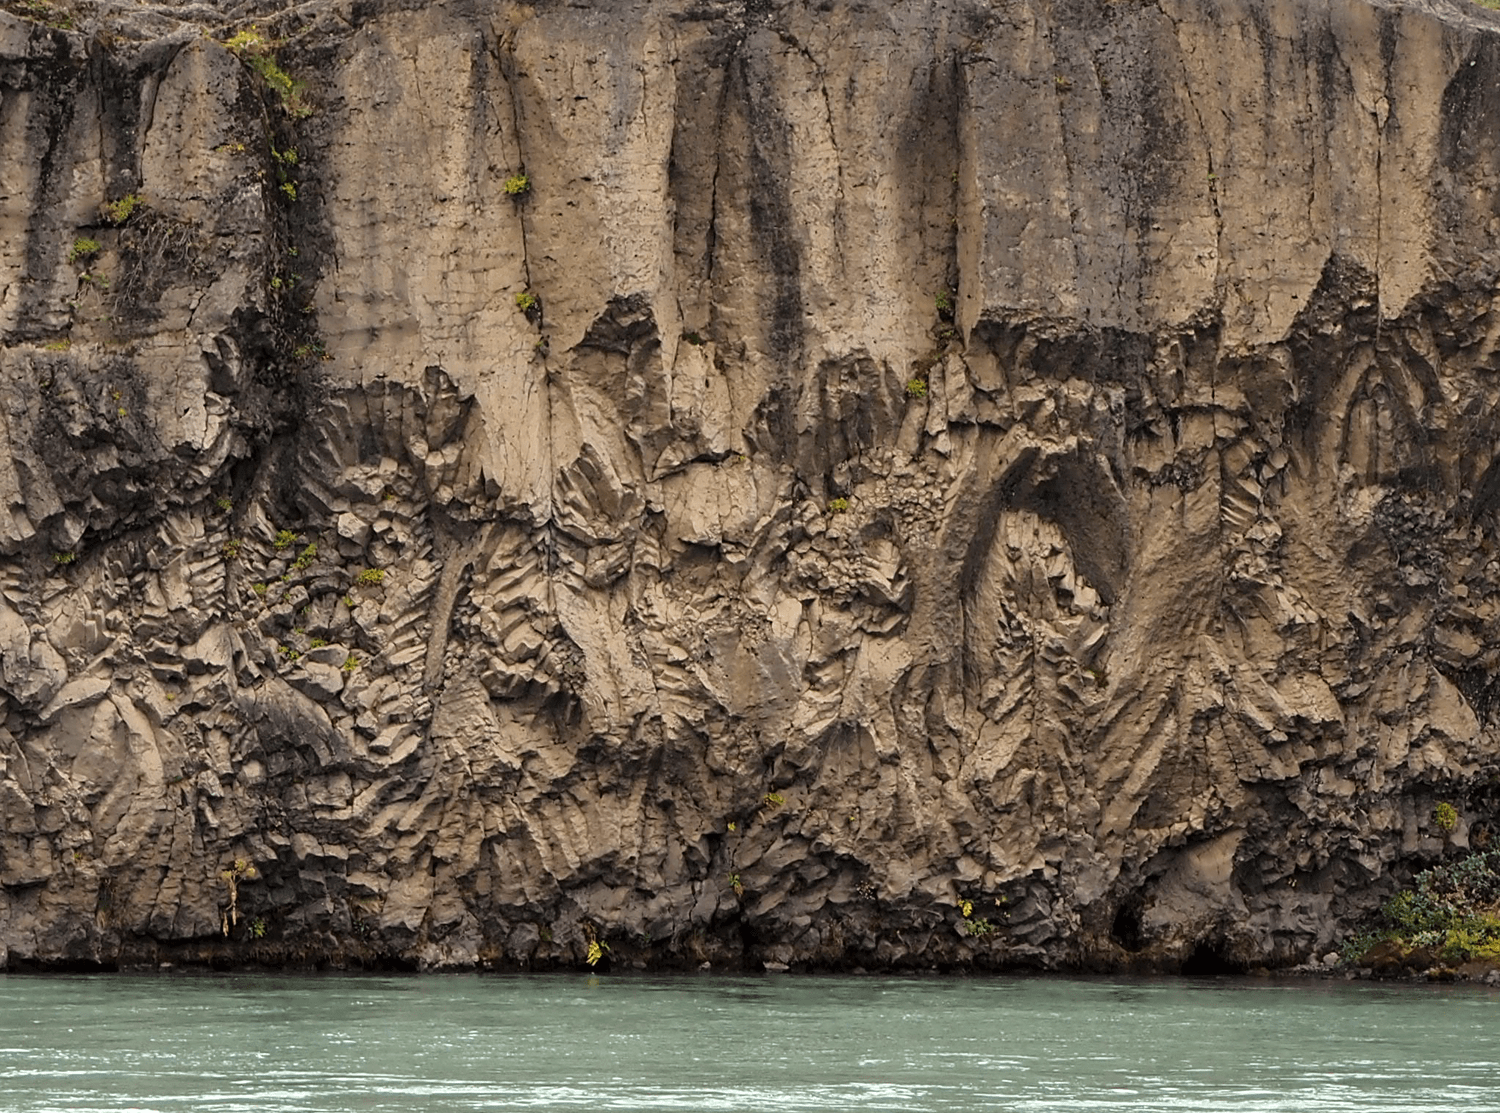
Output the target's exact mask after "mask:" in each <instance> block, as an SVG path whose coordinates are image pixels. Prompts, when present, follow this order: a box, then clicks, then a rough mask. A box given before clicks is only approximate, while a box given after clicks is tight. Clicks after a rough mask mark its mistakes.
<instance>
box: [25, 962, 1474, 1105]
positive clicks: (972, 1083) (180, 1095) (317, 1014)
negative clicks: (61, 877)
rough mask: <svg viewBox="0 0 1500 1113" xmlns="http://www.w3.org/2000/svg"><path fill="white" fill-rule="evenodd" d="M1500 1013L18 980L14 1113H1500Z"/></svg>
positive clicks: (1296, 998)
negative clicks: (506, 1112)
mask: <svg viewBox="0 0 1500 1113" xmlns="http://www.w3.org/2000/svg"><path fill="white" fill-rule="evenodd" d="M1497 1022H1500V992H1497V991H1495V990H1491V989H1482V988H1477V987H1467V986H1433V987H1429V986H1405V985H1403V986H1390V987H1382V986H1379V985H1366V984H1348V983H1323V982H1312V983H1297V984H1286V983H1279V984H1278V983H1268V982H1257V981H1249V980H1231V979H1224V980H1201V981H1191V980H1188V981H1165V980H1163V981H1126V980H1104V979H1098V980H1086V979H1080V980H1069V979H1051V978H983V979H981V978H972V979H959V978H936V977H934V978H895V977H879V978H877V977H863V978H853V977H847V978H840V977H796V976H784V975H783V976H768V977H727V976H719V975H715V976H701V977H692V976H681V977H647V976H636V977H630V976H618V975H615V976H589V975H584V974H579V975H568V974H562V975H546V976H530V977H506V976H488V975H474V976H442V975H429V976H422V977H415V976H411V977H400V976H392V977H382V976H330V975H306V976H289V975H264V974H234V975H224V976H214V975H166V974H163V975H160V976H137V975H97V976H93V975H90V976H83V975H78V976H74V975H57V976H45V977H36V976H21V975H9V976H0V1109H3V1110H5V1111H6V1113H12V1111H15V1113H43V1111H47V1113H50V1111H54V1110H56V1111H59V1113H61V1111H67V1113H89V1111H92V1110H112V1111H113V1110H131V1111H146V1110H150V1111H153V1113H231V1111H235V1113H238V1111H276V1113H301V1111H309V1113H346V1111H354V1110H360V1111H369V1110H402V1111H403V1113H410V1111H413V1110H417V1111H422V1113H446V1111H450V1110H503V1109H534V1110H535V1109H540V1110H549V1109H559V1110H561V1109H590V1110H662V1109H668V1110H775V1111H777V1113H792V1111H799V1110H906V1111H927V1110H934V1111H936V1110H944V1111H949V1110H990V1109H995V1110H1014V1111H1032V1110H1038V1111H1039V1110H1047V1111H1064V1110H1110V1111H1123V1110H1143V1111H1144V1110H1151V1111H1153V1113H1155V1111H1176V1110H1235V1111H1237V1113H1238V1111H1250V1110H1286V1111H1288V1113H1293V1111H1295V1113H1314V1111H1320V1110H1357V1111H1359V1113H1375V1111H1380V1110H1401V1111H1402V1113H1413V1111H1424V1113H1425V1111H1438V1110H1463V1111H1464V1113H1480V1111H1485V1110H1495V1111H1500V1023H1497Z"/></svg>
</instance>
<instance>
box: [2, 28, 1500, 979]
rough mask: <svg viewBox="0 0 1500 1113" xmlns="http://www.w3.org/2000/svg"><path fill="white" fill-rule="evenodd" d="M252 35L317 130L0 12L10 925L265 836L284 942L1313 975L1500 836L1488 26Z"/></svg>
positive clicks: (114, 907) (145, 923) (94, 950)
mask: <svg viewBox="0 0 1500 1113" xmlns="http://www.w3.org/2000/svg"><path fill="white" fill-rule="evenodd" d="M276 8H277V5H274V4H273V5H270V6H269V7H268V8H266V9H265V11H264V12H263V13H262V17H263V20H264V29H265V31H266V34H267V36H268V37H275V38H278V39H284V40H285V41H284V43H283V44H282V45H281V46H279V48H278V52H277V62H278V65H281V66H283V67H285V69H286V70H287V71H288V72H289V73H290V74H291V75H292V76H293V77H294V78H296V79H297V80H298V81H301V82H304V83H305V86H306V87H305V91H304V94H303V103H305V104H306V105H308V106H310V107H311V109H312V112H311V114H304V113H301V112H300V111H289V110H288V106H287V105H284V104H282V103H281V102H280V101H279V99H278V97H277V96H276V94H275V92H274V91H273V90H272V89H270V88H269V87H268V86H266V84H265V83H264V82H263V81H261V80H260V79H259V78H257V77H256V76H255V75H254V74H253V73H252V71H251V70H250V68H249V67H247V66H246V65H245V64H244V63H243V61H242V60H241V59H239V58H237V57H236V56H235V55H234V54H233V53H232V52H230V51H229V50H227V49H226V48H224V47H223V46H221V45H220V44H218V43H216V42H214V41H213V40H212V39H211V38H209V37H207V36H205V35H204V34H202V33H201V32H202V31H203V30H204V28H201V27H199V26H197V25H196V24H195V23H194V22H193V21H194V20H195V19H198V18H207V14H206V11H207V9H204V8H194V7H190V6H189V7H184V6H180V5H175V4H169V3H159V4H158V3H146V4H139V3H134V2H131V3H124V2H117V0H104V2H102V3H100V4H98V5H96V6H94V7H93V8H91V14H89V15H88V16H87V18H86V19H83V20H82V22H83V24H84V25H83V27H82V29H81V30H80V31H79V32H75V33H60V32H59V33H54V32H53V31H51V30H50V29H43V28H40V27H39V26H38V25H36V24H34V23H30V22H28V21H26V20H24V19H22V18H19V17H16V16H14V15H12V14H9V13H3V12H0V85H3V87H4V88H5V90H6V95H5V97H4V98H3V99H0V164H3V165H4V166H5V167H7V168H9V170H12V171H14V173H7V174H6V175H5V176H4V177H3V179H0V180H3V181H4V182H5V183H6V186H5V188H4V189H0V600H3V601H0V697H3V700H0V712H3V715H4V725H3V727H0V828H3V836H0V961H3V956H6V955H9V956H13V957H16V958H20V959H25V960H27V961H42V962H47V961H60V960H64V959H66V960H84V961H88V960H93V961H101V962H117V961H130V960H131V959H132V958H133V957H135V956H136V954H137V951H140V953H142V954H144V953H146V952H145V950H141V948H146V947H147V946H148V944H147V943H146V942H144V941H147V940H150V941H151V942H150V943H149V948H152V949H151V950H150V953H151V954H153V955H154V954H156V953H157V951H156V950H154V948H156V947H157V946H163V947H167V948H168V949H171V948H177V949H178V950H179V951H180V953H181V954H182V956H183V957H185V958H188V957H191V958H197V959H203V958H205V957H207V956H209V954H210V950H206V949H204V948H205V947H207V946H208V945H207V944H205V943H204V942H203V940H204V939H212V940H214V941H215V942H214V943H213V944H212V946H213V947H218V948H222V949H223V951H222V953H224V954H228V955H231V956H232V955H235V954H244V953H246V952H245V950H244V948H245V947H246V946H247V945H248V943H249V939H248V937H247V936H246V935H245V932H246V931H247V930H248V929H247V928H246V927H243V926H241V924H234V925H232V927H233V930H232V931H231V932H230V936H229V938H228V939H225V938H224V936H223V934H222V927H221V925H222V924H223V923H224V922H226V921H225V914H226V912H227V909H228V905H227V901H228V896H227V889H226V887H225V885H224V883H223V882H222V880H221V878H220V870H221V869H223V868H225V867H224V865H223V863H226V862H228V863H235V862H240V861H243V862H244V863H245V864H246V868H248V867H249V866H250V865H253V866H254V867H255V870H256V872H257V873H258V875H259V876H260V877H261V878H262V879H263V880H264V881H265V882H266V883H265V884H258V885H246V887H245V888H244V889H243V890H242V891H241V892H240V894H239V897H238V900H239V901H240V912H241V914H242V916H243V917H246V918H247V919H243V920H242V923H249V922H254V921H255V920H256V919H259V920H261V921H263V922H266V923H274V925H275V931H274V932H273V933H272V934H273V935H274V937H275V938H276V939H284V940H287V941H288V942H287V947H288V951H287V954H288V955H292V954H297V955H300V956H302V957H304V958H305V957H306V955H307V954H309V953H311V952H310V951H309V948H311V949H312V950H317V949H320V948H322V949H326V950H327V951H328V952H329V954H330V957H334V958H337V959H340V960H342V961H349V962H362V961H372V960H377V959H398V960H400V961H404V962H411V963H415V964H417V965H419V966H422V967H424V968H431V967H441V966H448V965H471V964H474V963H480V962H485V963H499V964H516V965H525V964H532V963H543V964H547V963H554V962H578V961H581V960H582V957H583V955H584V954H585V953H586V948H587V943H588V940H589V939H590V938H593V937H598V938H601V939H605V940H609V941H611V943H612V946H613V947H614V948H615V950H616V953H617V954H618V956H619V958H620V961H632V962H633V961H642V962H663V963H679V964H683V965H687V964H691V965H693V966H694V967H697V966H698V965H700V964H701V963H704V962H709V963H711V964H713V965H716V966H723V965H726V964H745V963H749V964H750V965H752V966H755V965H757V964H759V965H762V966H766V967H768V968H769V967H781V966H792V967H795V966H797V965H798V964H801V963H809V962H816V963H819V964H823V965H839V964H850V965H853V964H860V965H865V966H869V965H872V964H873V965H916V964H920V965H923V966H926V965H930V964H932V963H934V962H941V963H949V964H958V965H972V966H976V967H997V966H1005V965H1017V964H1022V965H1040V966H1049V967H1056V966H1066V965H1070V964H1081V963H1088V964H1091V965H1096V966H1097V965H1103V966H1116V967H1121V968H1126V967H1128V968H1145V967H1155V968H1167V969H1176V968H1180V967H1183V966H1184V965H1185V966H1187V967H1188V968H1195V967H1196V968H1201V967H1204V966H1205V965H1207V966H1212V965H1213V964H1216V963H1217V964H1221V965H1226V966H1240V967H1248V966H1252V965H1261V964H1265V965H1290V964H1293V963H1296V962H1300V961H1301V960H1302V959H1304V958H1305V957H1307V956H1309V955H1322V954H1325V953H1327V952H1328V951H1329V949H1330V947H1331V946H1332V945H1334V944H1335V943H1336V941H1337V939H1338V937H1339V935H1340V933H1341V932H1342V931H1344V930H1345V928H1347V927H1348V926H1349V925H1351V924H1352V923H1353V922H1354V921H1355V920H1356V919H1357V918H1358V917H1359V916H1360V915H1361V914H1363V913H1364V912H1366V911H1367V910H1369V909H1370V908H1371V907H1372V906H1373V905H1374V904H1375V903H1377V902H1378V900H1379V898H1380V896H1381V894H1382V892H1383V891H1384V889H1385V887H1386V886H1388V884H1389V883H1390V882H1391V881H1393V880H1395V879H1399V878H1402V877H1404V876H1405V875H1406V874H1407V873H1408V872H1409V871H1410V870H1411V869H1413V868H1416V867H1417V866H1419V865H1421V864H1422V863H1423V862H1425V861H1427V860H1429V859H1431V858H1433V857H1436V856H1438V855H1441V854H1444V853H1448V852H1452V851H1453V850H1455V849H1461V848H1462V847H1465V846H1470V845H1474V846H1477V845H1479V843H1478V842H1477V841H1475V840H1477V839H1480V838H1481V837H1482V835H1483V832H1484V831H1486V830H1487V829H1489V828H1492V827H1493V826H1494V824H1495V823H1496V822H1497V821H1500V816H1494V815H1491V814H1490V809H1491V808H1492V806H1493V805H1492V804H1491V803H1490V802H1489V797H1488V796H1487V795H1486V794H1485V793H1483V792H1482V791H1480V789H1479V786H1481V785H1483V784H1484V783H1487V782H1486V778H1492V777H1493V775H1494V773H1495V772H1496V768H1497V758H1496V756H1495V755H1496V746H1495V737H1496V734H1495V732H1496V723H1495V719H1494V714H1495V713H1496V710H1495V707H1493V706H1492V705H1494V704H1495V697H1496V693H1495V691H1494V690H1493V689H1494V686H1493V685H1492V683H1491V681H1490V677H1491V675H1492V674H1493V673H1494V672H1495V669H1496V668H1497V667H1500V649H1497V646H1500V625H1497V624H1500V559H1492V553H1493V551H1494V549H1495V548H1496V545H1495V541H1496V537H1495V533H1496V528H1497V527H1496V518H1495V515H1496V513H1497V511H1500V479H1497V475H1500V469H1497V466H1496V463H1495V459H1494V453H1493V444H1494V442H1495V439H1496V438H1495V432H1496V430H1495V428H1494V427H1493V426H1494V422H1493V420H1492V417H1491V415H1492V414H1494V413H1495V412H1500V410H1497V404H1500V397H1497V395H1496V386H1495V383H1494V382H1493V381H1492V380H1493V379H1494V375H1493V367H1494V358H1495V352H1496V347H1497V339H1500V336H1497V334H1496V332H1495V330H1494V328H1492V326H1491V320H1492V317H1493V313H1494V301H1495V297H1496V272H1495V265H1494V260H1495V258H1497V249H1500V243H1497V240H1500V220H1497V218H1496V216H1495V215H1494V205H1493V203H1492V202H1493V195H1494V194H1495V192H1496V190H1497V189H1500V161H1497V160H1500V147H1497V146H1496V141H1495V136H1496V135H1497V134H1500V100H1497V99H1496V98H1495V96H1494V95H1493V90H1494V88H1495V87H1496V83H1497V80H1500V54H1497V52H1496V49H1495V43H1496V41H1497V40H1496V37H1495V36H1496V34H1497V33H1500V18H1497V17H1496V16H1494V15H1492V14H1491V13H1488V12H1486V11H1485V10H1483V9H1481V8H1478V7H1476V6H1473V5H1468V4H1463V3H1459V2H1457V0H1411V2H1409V3H1405V4H1400V5H1396V4H1391V3H1386V2H1385V0H1338V2H1336V3H1333V4H1330V5H1324V6H1321V7H1309V6H1307V5H1305V4H1299V3H1295V2H1293V0H1233V2H1229V3H1214V4H1207V3H1200V2H1197V0H1168V2H1167V3H1165V4H1163V5H1159V6H1155V7H1151V6H1145V7H1143V6H1139V5H1129V4H1109V5H1104V6H1103V7H1101V8H1100V10H1099V11H1098V12H1097V13H1094V14H1092V15H1090V16H1089V18H1087V19H1083V18H1081V17H1079V16H1078V15H1077V14H1076V13H1073V12H1072V11H1071V10H1070V9H1061V8H1055V7H1049V6H1047V5H1043V4H1037V3H1030V2H1020V3H1009V4H1000V3H998V2H991V0H914V2H908V3H903V4H899V5H885V6H879V5H877V6H874V7H869V6H864V7H861V6H859V5H853V4H836V5H833V6H831V7H830V6H828V5H823V6H821V7H820V6H816V5H806V4H796V3H793V4H789V5H783V6H781V7H778V8H776V9H775V10H774V11H769V10H765V11H763V10H761V9H760V8H758V7H756V6H754V5H745V4H741V3H737V2H736V3H726V4H722V5H719V6H716V7H715V6H710V7H709V8H703V7H701V5H700V6H699V7H695V8H693V9H692V11H691V12H689V10H688V8H689V6H688V5H684V4H681V3H678V2H677V0H654V2H647V0H639V2H635V3H631V4H627V5H625V6H623V7H603V6H595V7H592V8H578V7H566V6H550V5H533V6H524V5H511V6H509V7H504V6H502V7H495V6H478V7H475V6H470V5H463V4H436V3H432V4H425V5H422V4H419V5H416V6H412V5H406V6H405V9H403V10H402V11H399V12H398V11H396V10H394V9H391V10H389V11H387V10H385V8H384V7H383V6H381V5H355V6H353V7H350V6H347V5H339V4H335V3H332V2H331V0H312V2H311V3H304V4H301V5H299V6H297V8H296V9H295V12H293V11H292V9H291V8H290V7H288V9H287V10H286V11H284V12H279V11H277V10H276ZM481 9H482V10H481ZM212 30H214V31H215V32H217V31H218V30H219V28H218V27H217V25H216V26H215V27H214V28H212ZM91 36H94V39H93V41H92V42H91V41H90V37H91ZM38 151H47V152H48V155H47V157H46V158H45V159H38V158H37V157H36V152H38ZM522 176H524V179H525V183H524V188H523V187H522V185H521V184H519V183H520V179H521V178H522ZM512 182H514V183H517V184H516V185H515V186H513V187H512V188H514V190H515V192H508V183H512ZM129 195H138V196H139V197H140V198H141V200H142V204H141V206H140V207H139V208H138V210H137V211H136V212H135V213H133V214H132V215H131V216H130V217H129V219H127V220H125V221H123V222H121V223H116V222H114V221H112V220H110V219H107V218H106V217H105V215H103V213H104V210H103V208H102V207H103V206H104V205H105V204H107V203H109V202H114V201H118V200H120V199H121V198H123V197H126V196H129ZM85 239H92V240H95V241H97V242H98V244H99V247H98V249H97V251H95V250H88V251H84V252H82V253H81V254H79V253H78V251H76V250H75V244H78V242H79V241H81V240H85ZM518 295H522V297H521V298H520V300H518ZM531 299H535V300H534V301H533V300H531ZM283 531H286V535H289V536H293V537H295V538H296V541H295V543H294V544H287V543H286V542H285V540H284V536H283ZM1440 801H1441V802H1447V803H1451V804H1453V805H1454V806H1455V807H1456V808H1458V809H1459V811H1460V813H1461V821H1460V824H1459V826H1458V827H1456V828H1455V829H1454V830H1453V831H1452V832H1443V831H1440V830H1438V829H1437V828H1436V826H1435V823H1434V820H1433V819H1432V816H1433V809H1434V807H1435V805H1436V804H1437V803H1438V802H1440ZM96 858H97V862H95V861H94V859H96ZM106 877H107V878H108V887H109V891H110V892H112V893H113V894H114V896H113V897H112V898H111V899H110V902H109V905H108V910H107V912H106V911H101V909H103V908H104V897H103V896H101V893H103V892H104V889H103V888H101V886H102V885H103V884H104V882H103V881H102V880H101V879H102V878H106ZM731 879H733V880H731ZM40 896H45V899H40ZM963 902H969V906H970V911H969V913H968V914H967V915H965V914H964V912H963V911H962V909H963V907H964V904H963ZM979 921H983V923H984V924H986V925H987V927H986V928H984V929H978V928H977V927H976V926H975V925H976V924H977V923H978V922H979ZM590 933H593V934H592V935H591V934H590ZM745 939H754V940H756V941H757V942H756V943H755V944H753V945H749V946H748V947H747V945H746V944H745V942H744V940H745ZM643 940H644V942H643ZM297 948H302V949H301V950H298V949H297Z"/></svg>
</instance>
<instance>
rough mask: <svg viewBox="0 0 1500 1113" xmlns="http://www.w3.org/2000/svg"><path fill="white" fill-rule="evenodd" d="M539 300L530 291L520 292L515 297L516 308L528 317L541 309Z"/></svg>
mask: <svg viewBox="0 0 1500 1113" xmlns="http://www.w3.org/2000/svg"><path fill="white" fill-rule="evenodd" d="M541 305H542V302H541V299H540V298H538V297H537V296H536V295H535V294H533V293H532V292H531V291H530V290H522V291H521V292H520V293H519V294H517V295H516V308H517V309H519V310H520V311H521V312H522V313H524V314H526V316H527V317H530V316H531V315H532V314H534V313H536V312H538V311H539V310H540V309H541Z"/></svg>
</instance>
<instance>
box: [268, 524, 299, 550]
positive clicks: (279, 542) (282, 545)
mask: <svg viewBox="0 0 1500 1113" xmlns="http://www.w3.org/2000/svg"><path fill="white" fill-rule="evenodd" d="M296 543H297V535H296V534H295V533H293V532H292V531H291V530H289V529H284V530H282V531H281V532H280V533H278V534H277V535H276V539H275V540H274V541H272V542H271V548H273V549H275V550H276V551H277V552H278V553H284V552H286V550H288V549H290V548H291V547H292V546H293V545H295V544H296Z"/></svg>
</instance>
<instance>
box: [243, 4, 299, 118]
mask: <svg viewBox="0 0 1500 1113" xmlns="http://www.w3.org/2000/svg"><path fill="white" fill-rule="evenodd" d="M224 46H225V48H226V49H228V50H230V51H232V52H233V53H234V55H235V57H237V58H238V59H239V60H240V61H241V62H243V63H245V65H247V66H249V67H250V68H251V69H252V70H254V71H255V72H256V73H257V74H259V75H260V78H261V80H262V81H264V82H265V83H266V84H267V85H268V86H269V87H270V89H271V91H272V92H273V93H275V94H276V98H277V100H279V101H280V102H281V107H282V108H284V109H285V110H286V113H287V115H289V116H291V117H293V118H294V119H298V120H304V119H306V118H307V117H308V116H311V115H312V106H311V105H309V104H308V103H307V99H306V97H305V92H306V88H305V86H303V84H302V83H301V82H300V81H293V80H292V76H291V74H289V73H287V72H286V70H284V69H282V68H281V67H280V66H279V65H277V63H276V54H275V49H276V44H275V43H274V42H273V41H272V40H270V39H268V38H266V37H265V36H264V35H263V34H261V32H260V30H259V29H258V28H255V27H251V28H249V29H248V30H245V31H239V32H237V33H235V34H234V35H232V36H230V37H229V38H228V39H227V40H225V42H224Z"/></svg>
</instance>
